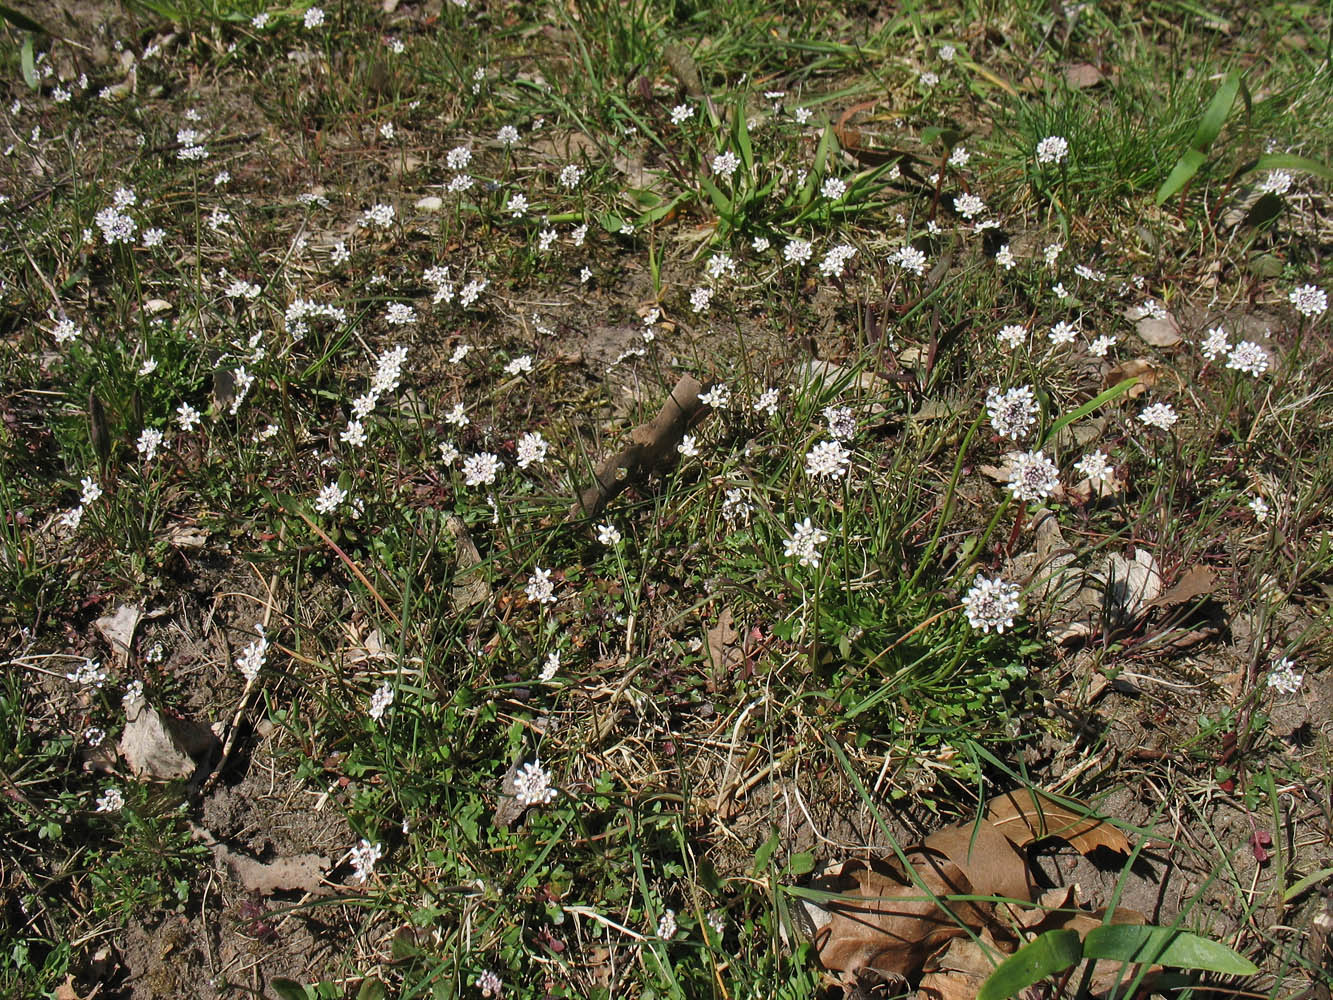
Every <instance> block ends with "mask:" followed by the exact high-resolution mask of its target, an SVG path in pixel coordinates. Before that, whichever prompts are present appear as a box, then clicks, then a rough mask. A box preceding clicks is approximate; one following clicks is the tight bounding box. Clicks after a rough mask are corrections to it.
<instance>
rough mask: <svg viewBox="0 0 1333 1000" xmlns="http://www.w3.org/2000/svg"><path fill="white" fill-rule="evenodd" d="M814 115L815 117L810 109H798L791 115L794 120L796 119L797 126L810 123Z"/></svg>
mask: <svg viewBox="0 0 1333 1000" xmlns="http://www.w3.org/2000/svg"><path fill="white" fill-rule="evenodd" d="M813 115H814V112H813V111H811V110H810V109H809V108H797V109H796V110H795V111H793V112H792V113H791V116H792V117H793V118H794V119H796V124H797V125H804V124H806V123H807V122H809V121H810V119H811V117H813Z"/></svg>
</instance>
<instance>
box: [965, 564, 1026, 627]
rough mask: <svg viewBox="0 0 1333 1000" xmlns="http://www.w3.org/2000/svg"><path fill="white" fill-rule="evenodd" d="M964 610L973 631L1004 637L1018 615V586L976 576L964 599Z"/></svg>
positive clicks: (1000, 578) (999, 579) (1001, 579)
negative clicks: (991, 632) (994, 633)
mask: <svg viewBox="0 0 1333 1000" xmlns="http://www.w3.org/2000/svg"><path fill="white" fill-rule="evenodd" d="M963 609H964V611H966V612H967V621H968V624H969V625H971V626H972V627H973V628H974V629H981V631H982V632H989V631H990V630H991V629H994V630H995V632H996V634H998V635H1004V630H1005V629H1007V628H1013V626H1014V615H1016V614H1018V610H1019V609H1018V586H1017V584H1013V583H1008V582H1007V581H1005V580H1004V578H1003V577H998V576H997V577H995V578H994V579H991V580H987V579H986V578H985V577H984V576H982V575H981V574H980V573H978V574H977V578H976V580H975V581H974V582H973V584H972V588H971V589H970V590H969V591H968V592H967V594H966V595H965V596H964V597H963Z"/></svg>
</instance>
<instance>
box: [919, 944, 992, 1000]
mask: <svg viewBox="0 0 1333 1000" xmlns="http://www.w3.org/2000/svg"><path fill="white" fill-rule="evenodd" d="M1008 950H1010V949H1006V948H1001V947H1000V945H999V944H997V943H996V941H995V938H994V937H993V936H992V935H991V932H990V928H988V927H983V928H982V929H981V932H980V933H979V934H978V935H977V937H976V938H970V937H960V938H954V939H953V940H952V941H950V942H949V944H948V946H947V947H945V949H944V950H943V951H942V952H941V953H940V954H938V955H935V956H933V957H932V958H931V959H930V961H929V962H927V964H926V974H925V975H924V976H922V977H921V985H920V987H919V989H918V992H917V998H918V1000H975V997H976V995H977V991H978V990H980V989H981V984H982V983H984V982H985V981H986V978H987V977H988V976H989V975H990V974H991V973H992V972H993V971H994V970H995V967H996V966H997V965H999V964H1000V962H1001V961H1002V960H1003V959H1004V956H1005V953H1006V952H1007V951H1008Z"/></svg>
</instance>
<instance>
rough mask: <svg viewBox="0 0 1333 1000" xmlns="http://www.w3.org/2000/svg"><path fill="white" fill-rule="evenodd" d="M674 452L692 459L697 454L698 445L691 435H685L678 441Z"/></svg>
mask: <svg viewBox="0 0 1333 1000" xmlns="http://www.w3.org/2000/svg"><path fill="white" fill-rule="evenodd" d="M676 450H677V451H678V452H680V453H681V454H682V455H684V456H685V457H686V458H694V457H696V456H697V455H698V454H699V443H698V442H697V441H696V440H695V438H694V435H693V434H686V435H685V436H684V437H682V438H681V439H680V444H678V445H676Z"/></svg>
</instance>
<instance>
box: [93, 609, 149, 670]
mask: <svg viewBox="0 0 1333 1000" xmlns="http://www.w3.org/2000/svg"><path fill="white" fill-rule="evenodd" d="M141 618H143V608H141V607H139V606H138V605H135V604H122V605H121V606H120V607H118V608H116V610H115V611H113V612H112V613H111V614H109V615H103V616H102V617H101V618H99V619H97V621H95V622H93V625H94V626H95V627H96V628H97V631H98V632H100V633H101V634H102V638H103V639H105V640H106V644H107V645H108V646H110V647H111V657H112V660H113V662H114V663H115V664H116V666H117V668H118V669H120V670H124V669H125V665H126V664H127V663H128V662H129V658H130V646H131V645H132V644H133V642H134V630H135V629H136V628H138V627H139V620H140V619H141Z"/></svg>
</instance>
